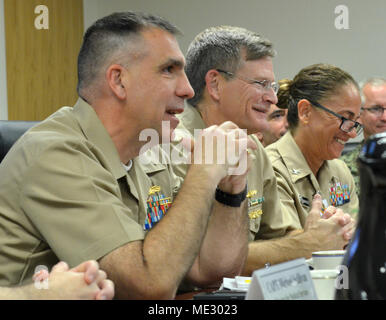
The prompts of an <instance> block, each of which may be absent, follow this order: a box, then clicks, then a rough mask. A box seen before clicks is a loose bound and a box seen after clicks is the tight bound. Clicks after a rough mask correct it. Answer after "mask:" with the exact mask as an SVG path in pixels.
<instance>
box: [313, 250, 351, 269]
mask: <svg viewBox="0 0 386 320" xmlns="http://www.w3.org/2000/svg"><path fill="white" fill-rule="evenodd" d="M345 253H346V251H345V250H328V251H316V252H313V253H312V261H311V265H312V267H313V268H314V269H315V270H320V269H335V268H336V267H338V266H339V265H341V264H342V261H343V258H344V255H345Z"/></svg>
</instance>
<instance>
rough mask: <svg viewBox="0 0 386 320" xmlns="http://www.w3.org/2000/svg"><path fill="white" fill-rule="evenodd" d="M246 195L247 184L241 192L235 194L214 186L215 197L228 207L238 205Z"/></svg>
mask: <svg viewBox="0 0 386 320" xmlns="http://www.w3.org/2000/svg"><path fill="white" fill-rule="evenodd" d="M246 197H247V186H245V189H244V191H243V192H241V193H237V194H231V193H227V192H224V191H221V190H220V189H219V188H218V187H217V188H216V193H215V199H216V200H217V201H218V202H220V203H222V204H225V205H226V206H230V207H235V208H237V207H240V206H241V203H242V202H243V201H244V200H245V198H246Z"/></svg>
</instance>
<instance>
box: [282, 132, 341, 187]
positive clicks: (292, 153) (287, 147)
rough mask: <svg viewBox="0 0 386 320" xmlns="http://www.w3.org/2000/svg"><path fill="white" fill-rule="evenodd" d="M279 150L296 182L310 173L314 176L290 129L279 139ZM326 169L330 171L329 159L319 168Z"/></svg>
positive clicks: (322, 170)
mask: <svg viewBox="0 0 386 320" xmlns="http://www.w3.org/2000/svg"><path fill="white" fill-rule="evenodd" d="M277 150H278V152H279V154H280V155H281V157H282V159H283V161H284V163H285V166H286V167H287V168H288V171H289V173H290V174H291V179H292V181H293V182H294V183H295V182H297V181H298V180H300V179H302V178H304V177H306V176H308V175H312V176H313V173H312V171H311V169H310V167H309V166H308V163H307V161H306V159H305V158H304V155H303V153H302V151H301V150H300V148H299V146H298V145H297V143H296V142H295V139H294V137H293V136H292V134H291V132H290V131H287V133H286V134H285V135H284V136H283V137H282V138H280V139H279V140H278V142H277ZM324 171H330V165H329V162H328V161H324V162H323V164H322V166H321V167H320V169H319V172H324ZM315 178H316V177H315ZM331 178H335V179H337V177H335V176H332V177H331Z"/></svg>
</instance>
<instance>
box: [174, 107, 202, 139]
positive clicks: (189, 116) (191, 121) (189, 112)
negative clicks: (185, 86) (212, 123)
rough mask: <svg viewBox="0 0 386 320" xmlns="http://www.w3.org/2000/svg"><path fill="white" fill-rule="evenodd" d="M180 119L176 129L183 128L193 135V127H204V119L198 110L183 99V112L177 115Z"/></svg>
mask: <svg viewBox="0 0 386 320" xmlns="http://www.w3.org/2000/svg"><path fill="white" fill-rule="evenodd" d="M177 117H178V118H179V119H180V123H179V125H178V127H177V130H178V129H185V130H188V131H189V132H190V134H191V135H192V136H194V129H205V123H204V120H202V117H201V115H200V112H198V109H197V108H195V107H193V106H192V105H190V104H189V103H188V102H186V101H185V108H184V112H182V113H181V114H179V115H178V116H177Z"/></svg>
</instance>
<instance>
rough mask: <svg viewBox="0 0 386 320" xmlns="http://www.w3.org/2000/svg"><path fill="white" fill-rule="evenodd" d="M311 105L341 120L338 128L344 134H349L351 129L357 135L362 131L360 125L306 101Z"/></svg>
mask: <svg viewBox="0 0 386 320" xmlns="http://www.w3.org/2000/svg"><path fill="white" fill-rule="evenodd" d="M308 101H309V102H310V103H311V104H313V105H314V106H315V107H317V108H320V109H322V110H324V111H326V112H328V113H331V114H332V115H334V116H335V117H337V118H339V119H340V120H342V122H341V124H340V127H339V129H340V130H342V131H343V132H346V133H349V132H351V131H352V130H353V129H355V131H356V134H357V135H359V134H360V133H361V132H362V130H363V127H362V125H361V124H360V123H359V122H356V121H354V120H350V119H347V118H345V117H343V116H341V115H340V114H337V113H335V112H334V111H332V110H330V109H327V108H326V107H323V106H322V105H321V104H320V103H318V102H314V101H311V100H308Z"/></svg>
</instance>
